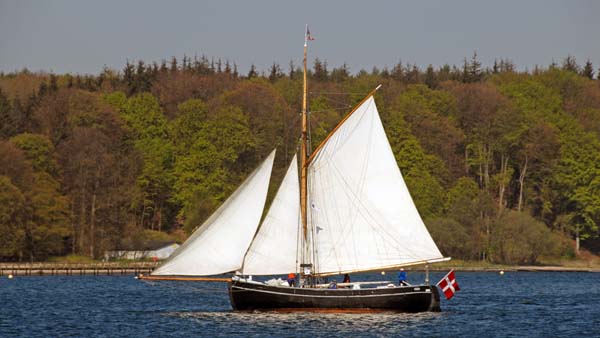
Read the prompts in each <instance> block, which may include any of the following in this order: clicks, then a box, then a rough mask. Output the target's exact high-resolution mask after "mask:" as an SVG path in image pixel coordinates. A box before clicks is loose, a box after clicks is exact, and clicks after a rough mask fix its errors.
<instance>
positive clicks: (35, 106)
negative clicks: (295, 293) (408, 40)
mask: <svg viewBox="0 0 600 338" xmlns="http://www.w3.org/2000/svg"><path fill="white" fill-rule="evenodd" d="M598 72H600V70H598ZM308 76H309V100H310V109H309V110H310V133H311V135H312V147H313V149H314V147H316V145H318V144H319V142H320V141H321V140H322V139H323V138H324V137H325V136H326V135H327V133H328V132H329V131H330V130H331V129H332V128H333V127H334V126H335V125H336V124H337V123H338V122H339V121H340V120H341V119H342V117H343V116H344V115H345V114H346V113H347V112H349V111H350V110H351V109H352V107H353V106H354V105H356V104H357V103H358V102H359V101H360V100H361V99H362V98H363V97H364V96H365V95H367V94H368V93H369V92H370V91H371V90H373V89H374V88H375V87H376V86H377V85H379V84H382V87H381V89H380V90H379V91H378V92H377V94H376V95H375V99H376V101H377V105H378V108H379V112H380V114H381V118H382V121H383V123H384V127H385V129H386V133H387V135H388V138H389V141H390V143H391V146H392V149H393V151H394V155H395V157H396V160H397V162H398V165H399V167H400V169H401V171H402V174H403V176H404V178H405V181H406V183H407V185H408V187H409V190H410V191H411V194H412V197H413V199H414V201H415V204H416V205H417V208H418V210H419V212H420V214H421V216H422V218H423V219H424V221H425V223H426V225H427V227H428V229H429V231H430V232H431V234H432V236H433V238H434V240H435V241H436V243H437V244H438V246H439V248H440V250H441V251H442V253H443V254H444V255H446V256H452V257H453V258H458V259H463V260H469V261H485V262H491V263H503V264H535V263H539V262H541V261H544V260H548V259H573V258H576V257H578V256H579V255H580V254H581V253H582V252H583V251H584V250H586V249H587V250H592V251H594V252H595V251H596V250H594V246H593V245H592V243H594V239H596V238H597V237H598V234H599V229H598V224H600V80H599V79H598V78H599V77H598V76H595V71H594V67H593V65H592V64H591V62H589V61H588V62H586V63H585V64H583V65H579V64H578V63H577V62H576V60H575V59H574V58H573V57H571V56H568V57H567V58H565V59H564V60H562V61H561V62H559V63H552V64H550V65H548V66H539V67H535V68H534V69H529V70H517V68H516V67H515V65H514V64H513V63H512V62H511V61H510V60H507V59H501V60H497V61H495V62H494V64H493V66H492V67H483V66H482V64H481V62H480V61H479V60H478V58H477V55H476V54H473V56H472V57H469V58H465V60H464V62H463V64H462V65H458V66H456V65H455V66H450V65H444V66H441V67H433V66H431V65H430V66H428V67H426V68H425V69H422V68H420V67H418V66H417V65H411V64H404V63H402V62H398V63H397V64H396V65H395V66H394V67H393V68H391V69H388V68H381V69H380V68H377V67H374V68H373V69H372V70H370V71H367V70H359V71H355V72H352V71H351V70H350V67H349V66H348V65H346V64H343V65H341V66H337V67H330V66H329V65H328V64H327V62H326V61H322V60H319V59H318V58H316V59H314V60H312V61H311V65H310V71H309V74H308ZM301 104H302V69H301V68H300V67H299V65H298V64H294V62H290V64H289V65H287V66H285V67H282V66H281V65H279V64H277V63H273V65H272V67H270V69H266V70H258V69H257V68H256V67H255V66H252V67H250V70H249V72H248V73H244V74H240V73H239V71H238V67H237V65H236V64H235V63H231V62H230V61H222V60H214V59H209V58H207V57H205V56H202V57H194V58H190V57H188V56H184V57H183V58H180V59H177V58H175V57H174V58H172V59H171V60H163V61H160V62H152V63H146V62H144V61H141V60H136V61H132V62H129V61H128V62H127V63H126V65H125V67H124V68H123V69H122V70H113V69H109V68H106V67H105V68H104V69H103V70H102V71H101V72H100V73H99V74H97V75H96V74H94V75H90V74H88V75H81V74H54V73H45V72H31V71H28V70H27V69H23V70H21V71H17V72H11V73H0V261H43V260H46V259H49V258H51V257H55V256H65V255H82V256H88V257H91V258H95V259H100V258H102V256H103V253H104V252H105V251H106V250H113V249H126V248H140V247H142V246H144V245H147V244H148V243H150V242H157V241H179V242H181V241H183V240H185V238H186V237H187V236H188V235H189V234H190V233H191V231H193V230H194V229H195V228H196V227H198V226H199V225H201V224H202V222H203V221H204V219H206V218H207V217H208V216H209V215H210V214H211V212H213V211H214V210H215V209H216V208H217V207H218V206H219V204H220V203H222V202H223V201H224V200H225V199H226V198H227V197H228V196H229V194H230V193H232V192H233V191H234V190H235V189H236V188H237V186H238V185H239V184H240V183H241V182H242V181H243V179H244V178H245V177H246V176H247V175H248V174H249V173H250V172H251V171H252V170H253V169H254V168H255V167H256V166H257V165H258V163H259V162H260V161H261V159H263V158H264V157H265V156H267V155H268V154H269V152H270V151H271V150H272V148H274V147H277V148H278V156H277V157H276V161H275V167H274V169H273V172H274V174H273V178H272V182H271V186H270V194H269V196H270V197H269V199H272V197H273V194H274V193H275V191H276V189H277V187H278V184H279V183H280V181H281V179H282V176H283V174H284V171H285V168H286V167H287V165H288V164H289V161H290V160H291V159H292V157H293V156H294V153H295V152H296V151H297V149H298V145H299V137H300V130H299V128H300V112H301Z"/></svg>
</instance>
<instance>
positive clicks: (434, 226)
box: [426, 217, 472, 258]
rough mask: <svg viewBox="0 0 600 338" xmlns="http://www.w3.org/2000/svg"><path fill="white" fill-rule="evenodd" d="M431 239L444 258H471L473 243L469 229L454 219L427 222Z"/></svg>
mask: <svg viewBox="0 0 600 338" xmlns="http://www.w3.org/2000/svg"><path fill="white" fill-rule="evenodd" d="M426 224H427V229H428V230H429V232H430V233H431V237H432V238H433V240H434V241H435V242H436V243H437V245H438V248H439V249H440V251H441V252H442V254H443V255H444V256H450V257H455V258H458V257H469V256H470V254H471V251H472V249H471V247H470V245H471V241H470V238H469V231H468V229H467V228H466V227H465V226H464V225H463V224H460V223H459V222H457V221H455V220H454V219H452V218H445V217H438V218H433V219H429V220H427V221H426Z"/></svg>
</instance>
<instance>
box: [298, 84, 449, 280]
mask: <svg viewBox="0 0 600 338" xmlns="http://www.w3.org/2000/svg"><path fill="white" fill-rule="evenodd" d="M308 193H309V212H308V216H309V224H311V226H312V227H313V231H314V241H315V251H316V261H315V263H316V270H317V272H318V273H320V274H323V275H326V274H337V273H346V272H353V271H367V270H375V269H382V268H386V267H387V268H391V267H397V266H403V265H410V264H414V263H417V262H426V261H433V260H438V259H443V256H442V254H441V253H440V251H439V249H438V248H437V246H436V245H435V243H434V242H433V240H432V238H431V235H430V234H429V232H428V231H427V229H426V227H425V225H424V223H423V221H422V219H421V217H420V216H419V213H418V211H417V208H416V207H415V205H414V203H413V201H412V198H411V196H410V193H409V191H408V189H407V187H406V184H405V183H404V179H403V178H402V174H401V173H400V169H399V168H398V165H397V163H396V160H395V158H394V154H393V152H392V149H391V147H390V144H389V142H388V140H387V137H386V135H385V131H384V129H383V125H382V123H381V120H380V118H379V113H378V112H377V107H376V106H375V100H374V99H373V97H372V96H370V97H369V98H368V99H366V100H365V101H364V102H363V103H362V104H361V105H360V106H359V107H358V108H357V109H356V110H355V111H354V112H353V113H352V115H350V116H349V117H348V118H347V120H345V122H344V123H342V124H341V125H340V126H339V127H338V128H337V129H336V130H335V131H334V132H333V134H332V135H331V136H330V137H329V139H328V140H327V141H326V142H325V144H323V145H322V146H321V147H319V148H318V149H317V152H316V153H315V154H314V155H313V157H312V161H311V162H310V164H309V188H308Z"/></svg>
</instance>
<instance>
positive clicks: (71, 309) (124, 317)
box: [0, 272, 600, 337]
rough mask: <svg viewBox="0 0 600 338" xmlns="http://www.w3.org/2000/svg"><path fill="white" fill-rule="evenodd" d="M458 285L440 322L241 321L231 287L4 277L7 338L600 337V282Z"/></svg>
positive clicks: (381, 317)
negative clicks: (231, 300) (234, 309)
mask: <svg viewBox="0 0 600 338" xmlns="http://www.w3.org/2000/svg"><path fill="white" fill-rule="evenodd" d="M442 276H443V273H432V274H431V280H432V281H437V280H439V279H440V278H441V277H442ZM352 277H353V278H354V279H355V280H358V279H363V280H364V279H367V280H381V279H382V278H383V279H384V278H385V277H388V278H390V277H395V275H394V276H390V275H388V276H381V275H378V274H364V275H362V276H352ZM409 280H410V281H412V282H418V281H422V280H423V275H422V274H420V273H410V274H409ZM457 280H458V283H459V284H460V286H461V288H462V290H461V291H460V292H459V293H457V295H456V296H455V297H454V298H453V299H452V300H450V301H446V300H445V299H442V311H443V312H441V313H421V314H398V313H375V314H323V313H286V314H281V313H237V312H232V311H231V306H230V305H229V298H228V295H227V289H226V288H227V286H226V284H224V283H201V282H147V281H140V280H136V279H134V278H133V277H132V276H125V277H121V276H62V277H57V276H46V277H15V278H14V279H12V280H9V279H7V278H6V277H1V278H0V337H183V336H187V337H191V336H204V337H215V336H226V337H234V336H244V337H268V336H277V337H302V336H313V337H336V336H346V337H389V336H397V337H458V336H461V337H581V336H587V337H600V274H598V273H574V272H508V273H506V274H505V275H504V276H500V275H499V274H497V273H491V272H490V273H474V272H463V273H461V272H459V273H457Z"/></svg>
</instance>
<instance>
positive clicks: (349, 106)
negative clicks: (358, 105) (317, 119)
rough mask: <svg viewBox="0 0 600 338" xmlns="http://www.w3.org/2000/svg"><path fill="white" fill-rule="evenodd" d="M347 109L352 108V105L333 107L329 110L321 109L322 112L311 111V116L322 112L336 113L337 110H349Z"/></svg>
mask: <svg viewBox="0 0 600 338" xmlns="http://www.w3.org/2000/svg"><path fill="white" fill-rule="evenodd" d="M347 108H352V106H351V105H345V106H339V107H331V108H327V109H320V110H311V111H310V112H311V114H312V113H322V112H327V111H336V110H342V109H347Z"/></svg>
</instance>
